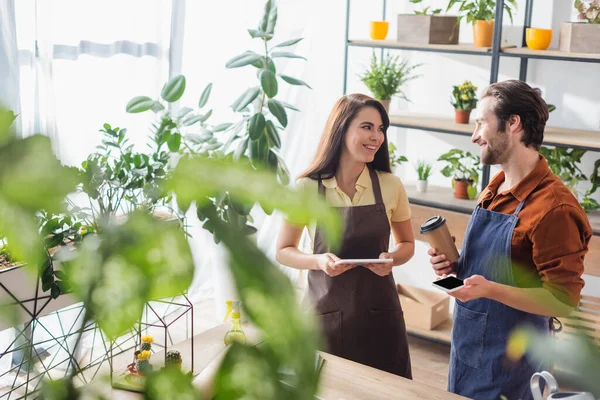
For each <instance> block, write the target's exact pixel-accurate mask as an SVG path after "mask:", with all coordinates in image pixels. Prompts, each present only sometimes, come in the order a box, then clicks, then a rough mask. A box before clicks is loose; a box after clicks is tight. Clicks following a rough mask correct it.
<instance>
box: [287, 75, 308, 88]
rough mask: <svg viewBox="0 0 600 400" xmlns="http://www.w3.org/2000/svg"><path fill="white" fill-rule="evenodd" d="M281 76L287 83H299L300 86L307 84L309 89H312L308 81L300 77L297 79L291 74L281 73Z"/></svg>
mask: <svg viewBox="0 0 600 400" xmlns="http://www.w3.org/2000/svg"><path fill="white" fill-rule="evenodd" d="M279 76H280V77H281V79H283V80H284V81H286V82H287V83H289V84H290V85H298V86H306V87H307V88H309V89H312V88H311V87H310V86H309V85H308V83H306V82H304V81H302V80H300V79H296V78H292V77H291V76H287V75H283V74H281V75H279Z"/></svg>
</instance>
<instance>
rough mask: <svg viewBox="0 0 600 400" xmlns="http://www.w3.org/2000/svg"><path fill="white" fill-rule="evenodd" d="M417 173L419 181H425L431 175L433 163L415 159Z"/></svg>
mask: <svg viewBox="0 0 600 400" xmlns="http://www.w3.org/2000/svg"><path fill="white" fill-rule="evenodd" d="M415 169H416V170H417V175H418V177H419V180H420V181H426V180H427V179H429V177H430V176H431V171H432V169H433V165H431V164H430V163H428V162H427V161H424V160H419V161H417V165H416V168H415Z"/></svg>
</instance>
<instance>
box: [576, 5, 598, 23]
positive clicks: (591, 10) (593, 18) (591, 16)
mask: <svg viewBox="0 0 600 400" xmlns="http://www.w3.org/2000/svg"><path fill="white" fill-rule="evenodd" d="M574 7H575V8H576V9H577V11H579V15H577V19H578V20H580V21H587V22H588V23H590V24H600V2H598V1H597V0H593V1H591V2H590V3H589V5H586V3H585V2H584V1H583V0H575V4H574Z"/></svg>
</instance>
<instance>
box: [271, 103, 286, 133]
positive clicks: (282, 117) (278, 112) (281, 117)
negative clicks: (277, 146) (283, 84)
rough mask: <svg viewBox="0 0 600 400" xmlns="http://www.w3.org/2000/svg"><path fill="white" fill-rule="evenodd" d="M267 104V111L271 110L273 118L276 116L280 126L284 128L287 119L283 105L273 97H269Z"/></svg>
mask: <svg viewBox="0 0 600 400" xmlns="http://www.w3.org/2000/svg"><path fill="white" fill-rule="evenodd" d="M267 106H268V107H269V111H271V113H272V114H273V115H274V116H275V118H277V120H278V121H279V123H280V124H281V126H283V127H284V128H285V127H286V126H287V124H288V119H287V113H286V112H285V109H284V108H283V105H282V104H281V103H280V102H279V101H277V100H275V99H269V100H268V102H267Z"/></svg>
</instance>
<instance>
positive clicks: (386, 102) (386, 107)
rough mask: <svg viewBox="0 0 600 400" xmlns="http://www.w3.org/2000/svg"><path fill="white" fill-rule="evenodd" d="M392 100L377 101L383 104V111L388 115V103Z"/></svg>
mask: <svg viewBox="0 0 600 400" xmlns="http://www.w3.org/2000/svg"><path fill="white" fill-rule="evenodd" d="M391 101H392V100H379V102H380V103H381V104H383V108H385V111H386V112H387V113H388V114H389V113H390V103H391Z"/></svg>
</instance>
